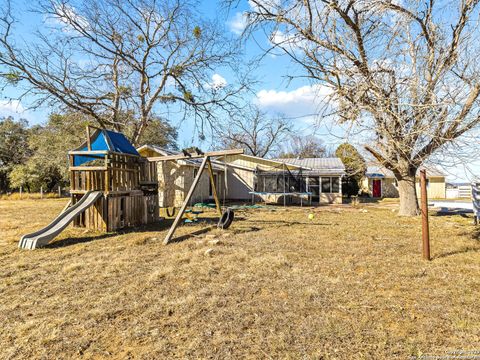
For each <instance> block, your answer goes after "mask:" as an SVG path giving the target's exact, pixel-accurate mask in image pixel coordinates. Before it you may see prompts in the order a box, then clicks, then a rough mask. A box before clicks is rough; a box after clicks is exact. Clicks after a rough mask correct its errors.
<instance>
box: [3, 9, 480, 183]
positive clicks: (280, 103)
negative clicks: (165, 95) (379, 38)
mask: <svg viewBox="0 0 480 360" xmlns="http://www.w3.org/2000/svg"><path fill="white" fill-rule="evenodd" d="M22 1H23V0H15V1H14V2H13V5H14V6H16V5H18V6H24V5H25V3H23V2H22ZM248 6H249V4H248V1H240V2H239V6H238V8H235V9H230V11H228V12H227V11H225V10H223V9H220V7H219V4H218V3H217V2H216V1H213V0H212V1H208V0H203V1H201V3H200V6H199V8H198V10H199V11H200V12H201V13H202V16H204V17H206V18H213V17H217V18H218V17H219V18H220V21H221V22H222V23H223V24H224V31H226V32H227V33H228V35H230V36H232V37H233V38H235V37H239V36H240V34H241V32H242V30H243V28H244V25H245V22H244V19H243V16H242V13H243V11H245V10H246V9H248ZM18 25H19V28H18V29H19V31H20V35H21V36H22V37H23V38H24V39H25V40H26V41H28V40H29V39H31V35H30V34H31V33H32V30H33V29H34V28H36V27H38V26H42V18H41V17H40V15H38V14H32V13H28V12H24V13H23V14H22V16H21V17H20V18H19V24H18ZM269 44H270V42H269V39H268V38H267V36H266V35H265V34H263V33H257V34H255V37H254V38H253V39H250V40H248V41H247V42H246V44H245V55H244V56H245V59H250V58H253V57H255V56H258V55H260V54H263V52H264V50H265V49H267V48H268V47H269ZM292 73H297V74H298V73H299V69H297V68H295V66H294V65H293V64H292V63H291V62H290V60H289V59H288V58H287V57H286V56H285V55H282V54H280V53H278V52H276V53H274V54H268V55H266V56H264V57H263V59H262V62H261V63H260V65H259V66H258V67H256V69H255V73H254V74H253V75H254V77H255V79H256V80H257V81H258V83H256V84H255V87H254V89H253V90H254V91H253V95H252V96H251V98H250V99H249V101H251V102H253V103H255V104H256V105H257V106H258V107H259V108H260V109H261V110H263V111H265V112H267V113H268V114H270V115H272V116H273V115H275V114H278V113H281V114H284V115H285V116H286V117H287V118H288V119H290V121H291V122H292V124H293V126H294V128H295V131H296V133H299V134H305V135H309V134H315V135H316V136H317V137H319V138H320V139H321V140H322V142H323V143H324V144H325V145H326V146H328V147H330V148H335V147H336V146H337V145H338V144H340V143H342V142H344V141H345V140H348V141H349V142H351V143H353V144H354V145H356V146H357V147H359V148H361V146H362V145H363V143H362V141H364V140H363V138H362V137H361V136H358V135H357V134H355V133H352V132H351V131H349V129H345V128H341V127H339V126H335V125H332V124H331V123H329V122H325V123H322V122H320V123H319V121H318V116H317V117H315V116H313V115H312V114H314V113H315V112H317V111H318V108H319V106H320V101H319V100H321V99H322V98H324V97H323V96H324V95H325V94H322V90H321V88H319V87H316V86H315V85H312V84H310V83H308V82H307V81H306V80H299V79H296V80H293V81H291V82H288V81H287V79H286V75H287V74H292ZM232 78H233V74H230V73H228V72H225V70H219V71H218V73H215V74H214V75H213V78H212V81H220V82H222V81H226V82H227V83H229V82H230V81H232ZM18 95H19V90H18V89H16V88H12V87H10V88H7V89H6V91H5V92H4V93H0V117H2V116H13V117H14V118H17V119H18V118H25V119H27V120H28V121H29V123H30V124H31V125H34V124H40V123H44V122H45V121H46V119H47V117H48V114H49V113H50V112H51V109H49V108H41V109H36V110H35V111H33V110H28V106H29V101H28V99H26V100H25V101H23V102H19V101H17V100H8V99H10V98H15V97H16V96H18ZM171 120H172V122H173V125H175V126H178V132H179V139H178V143H179V146H180V147H188V146H192V145H196V146H199V147H201V148H203V149H205V148H207V147H209V145H210V144H209V143H208V142H201V141H200V140H199V139H198V133H196V131H195V128H194V125H193V123H192V122H191V121H188V120H186V121H181V122H180V120H179V119H171ZM471 141H475V139H473V140H471ZM476 158H477V157H476V156H472V158H471V161H469V162H468V169H466V168H465V164H464V163H462V164H459V163H455V160H454V159H448V160H445V162H444V164H447V163H448V165H445V166H444V167H443V170H444V171H445V172H446V173H447V175H448V179H449V180H450V181H467V180H469V179H471V178H472V177H473V174H474V173H478V174H479V175H480V162H479V161H476V160H475V159H476Z"/></svg>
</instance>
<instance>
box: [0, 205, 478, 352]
mask: <svg viewBox="0 0 480 360" xmlns="http://www.w3.org/2000/svg"><path fill="white" fill-rule="evenodd" d="M65 203H66V200H65V199H63V200H62V199H44V200H23V201H14V200H10V201H0V233H1V236H0V264H1V266H0V324H1V327H0V349H1V350H0V357H1V358H5V359H18V358H19V359H31V358H45V359H47V358H48V359H51V358H56V359H72V358H79V357H81V358H86V359H90V358H95V359H97V358H114V359H123V358H135V359H137V358H140V359H162V358H163V359H166V358H213V359H226V358H251V359H254V358H255V359H257V358H291V359H296V358H305V359H392V358H402V359H404V358H408V357H409V356H411V355H419V354H445V352H446V351H452V350H458V349H466V350H468V349H480V311H479V310H480V297H479V289H480V242H479V240H478V236H479V235H478V233H477V232H476V231H475V228H474V226H473V225H471V219H468V218H463V217H460V216H458V215H457V216H432V217H431V233H432V250H433V255H434V259H433V261H431V262H425V261H423V260H422V259H421V257H420V249H421V239H420V225H421V223H420V219H418V218H415V219H409V218H399V217H398V216H397V215H396V213H395V212H393V211H392V209H394V208H395V207H396V206H397V205H396V204H389V205H383V206H382V205H381V206H379V205H374V204H369V205H364V206H363V207H362V208H352V207H350V206H337V207H322V208H317V209H314V210H309V209H308V208H287V209H286V210H285V209H283V208H281V207H280V208H266V209H259V210H248V211H242V212H237V213H236V215H237V216H238V218H239V220H238V221H236V222H234V224H233V225H232V227H231V228H230V229H229V230H228V231H227V233H226V234H227V235H226V236H223V235H222V233H221V232H219V231H218V230H213V231H210V232H209V234H218V237H217V239H218V240H219V242H218V243H216V244H213V243H211V239H209V238H205V237H204V235H200V236H197V237H195V238H191V239H189V240H186V241H183V242H178V243H175V244H172V245H169V246H163V245H162V244H161V241H162V239H163V237H164V236H165V233H166V225H165V223H164V224H159V225H158V226H155V227H151V228H141V229H137V231H136V232H125V233H123V234H109V235H105V234H99V233H92V232H85V231H84V230H83V229H74V228H68V230H66V231H65V232H64V233H63V234H62V235H61V236H60V238H59V239H58V241H57V243H56V244H54V246H52V247H51V248H47V249H41V250H35V251H25V250H23V251H21V250H18V249H17V248H16V246H17V241H18V239H19V237H20V235H21V234H23V233H25V232H29V231H32V230H35V229H37V228H39V227H41V226H43V225H45V224H47V223H48V222H49V221H50V220H52V219H53V217H54V216H55V215H56V214H57V213H58V212H59V211H60V210H61V209H62V208H63V206H64V205H65ZM361 209H366V210H367V211H366V212H364V211H361ZM309 211H313V212H314V213H315V218H314V220H313V221H309V220H308V213H309ZM202 226H205V225H195V226H182V227H181V228H180V229H179V233H183V234H185V233H188V232H191V231H194V230H199V229H201V227H202ZM208 249H213V251H211V252H208V255H206V254H205V253H206V251H207V250H208Z"/></svg>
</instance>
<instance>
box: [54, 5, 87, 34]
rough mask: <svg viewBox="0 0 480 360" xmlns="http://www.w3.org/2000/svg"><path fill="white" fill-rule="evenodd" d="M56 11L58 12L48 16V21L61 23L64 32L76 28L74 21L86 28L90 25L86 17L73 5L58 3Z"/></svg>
mask: <svg viewBox="0 0 480 360" xmlns="http://www.w3.org/2000/svg"><path fill="white" fill-rule="evenodd" d="M55 11H56V14H53V15H50V16H48V17H47V18H46V21H47V22H48V23H51V24H53V25H59V26H60V28H61V30H62V31H64V32H70V31H73V30H74V25H73V24H72V22H75V23H77V24H78V25H79V26H81V27H82V28H84V29H87V28H88V27H89V24H88V21H87V20H86V19H85V18H84V17H82V16H80V15H79V14H78V13H77V12H76V11H75V8H74V7H72V6H71V5H68V4H63V3H62V4H60V3H58V4H57V5H55Z"/></svg>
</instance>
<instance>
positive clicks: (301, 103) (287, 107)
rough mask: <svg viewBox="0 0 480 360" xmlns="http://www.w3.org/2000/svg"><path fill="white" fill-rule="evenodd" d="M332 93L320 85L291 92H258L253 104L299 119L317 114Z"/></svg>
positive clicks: (307, 86)
mask: <svg viewBox="0 0 480 360" xmlns="http://www.w3.org/2000/svg"><path fill="white" fill-rule="evenodd" d="M331 95H332V91H331V90H330V89H329V88H328V87H326V86H322V85H306V86H302V87H299V88H297V89H295V90H291V91H277V90H260V91H259V92H258V93H257V97H256V99H255V102H256V103H257V105H258V106H259V107H260V108H262V109H264V110H268V111H273V112H279V113H284V114H285V115H287V116H290V117H300V116H306V115H311V114H314V113H317V112H318V111H319V108H320V107H321V106H322V105H324V104H325V103H326V101H328V100H329V98H330V96H331Z"/></svg>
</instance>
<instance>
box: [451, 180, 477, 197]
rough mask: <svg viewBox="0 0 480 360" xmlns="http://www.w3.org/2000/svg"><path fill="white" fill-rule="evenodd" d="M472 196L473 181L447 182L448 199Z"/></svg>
mask: <svg viewBox="0 0 480 360" xmlns="http://www.w3.org/2000/svg"><path fill="white" fill-rule="evenodd" d="M471 196H472V184H471V183H447V190H446V198H447V199H459V198H463V199H470V197H471Z"/></svg>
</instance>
